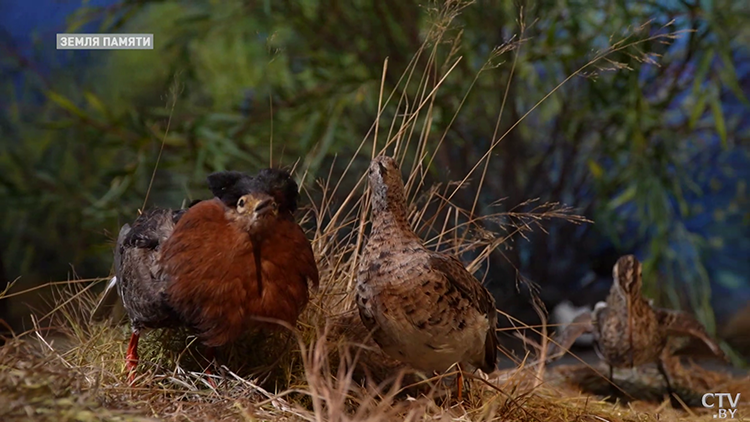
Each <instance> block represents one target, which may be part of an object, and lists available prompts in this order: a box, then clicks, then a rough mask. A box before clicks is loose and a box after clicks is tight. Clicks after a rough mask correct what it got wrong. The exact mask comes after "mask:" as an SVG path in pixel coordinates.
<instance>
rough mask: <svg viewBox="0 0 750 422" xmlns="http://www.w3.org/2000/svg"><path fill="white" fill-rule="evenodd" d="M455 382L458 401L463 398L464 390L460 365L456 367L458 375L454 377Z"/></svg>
mask: <svg viewBox="0 0 750 422" xmlns="http://www.w3.org/2000/svg"><path fill="white" fill-rule="evenodd" d="M456 382H457V383H458V387H457V389H458V401H461V399H462V398H463V394H462V393H463V391H464V374H463V372H462V371H461V367H460V366H459V367H458V376H457V377H456Z"/></svg>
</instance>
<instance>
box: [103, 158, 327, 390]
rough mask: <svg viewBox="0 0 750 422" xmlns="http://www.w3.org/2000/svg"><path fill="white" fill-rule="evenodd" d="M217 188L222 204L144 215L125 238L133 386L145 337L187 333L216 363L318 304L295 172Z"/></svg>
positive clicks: (242, 178) (120, 265) (122, 271)
mask: <svg viewBox="0 0 750 422" xmlns="http://www.w3.org/2000/svg"><path fill="white" fill-rule="evenodd" d="M208 181H209V186H210V188H211V190H212V191H213V192H214V194H215V195H217V197H216V198H214V199H212V200H206V201H199V202H197V203H195V204H194V205H192V206H191V207H190V208H189V209H187V210H180V211H170V210H153V211H150V212H147V213H144V214H143V215H141V216H140V217H139V218H138V219H137V220H136V222H135V223H134V224H133V227H132V228H131V227H129V226H128V225H125V226H123V229H122V230H121V232H120V236H119V238H118V244H117V248H116V250H115V268H116V279H117V282H116V284H117V287H118V291H119V293H120V297H121V298H122V300H123V303H124V305H125V309H126V311H127V313H128V316H129V318H130V321H131V325H132V329H133V334H132V336H131V340H130V343H129V345H128V351H127V356H126V361H127V364H126V367H127V369H128V371H129V379H130V380H131V381H132V380H133V379H134V370H135V368H136V366H137V363H138V340H139V336H140V333H141V331H142V330H143V329H146V328H165V327H174V326H187V327H189V328H191V329H193V330H195V331H197V334H198V336H199V338H200V339H201V340H202V342H203V343H204V344H205V345H206V346H208V347H209V350H208V351H209V355H212V351H213V347H216V346H221V345H224V344H227V343H229V342H232V341H234V340H236V339H237V338H238V337H239V336H240V335H241V334H242V333H244V332H246V331H248V330H249V329H252V328H254V327H259V326H261V325H263V324H264V323H265V324H266V325H268V324H272V323H273V322H276V321H282V322H283V323H286V324H288V325H292V326H293V325H294V324H295V323H296V319H297V317H298V316H299V313H301V312H302V310H303V309H304V307H305V305H306V304H307V302H308V300H309V294H308V280H310V281H311V282H312V284H313V286H314V287H317V284H318V272H317V266H316V263H315V259H314V256H313V253H312V247H311V245H310V243H309V241H308V240H307V238H306V237H305V235H304V232H303V231H302V228H301V227H299V226H298V225H297V224H296V223H295V222H294V218H293V216H292V213H291V212H292V210H294V209H296V201H297V195H298V193H297V185H296V183H295V182H294V180H293V179H292V178H291V176H290V175H289V174H288V173H286V172H284V171H281V170H276V169H267V170H262V171H261V172H260V173H259V174H258V176H256V177H250V176H248V175H244V174H242V173H238V172H222V173H215V174H212V175H211V176H209V179H208ZM279 191H281V192H284V195H278V199H277V197H276V196H273V195H276V194H278V192H279ZM292 193H293V194H292ZM235 198H236V199H235Z"/></svg>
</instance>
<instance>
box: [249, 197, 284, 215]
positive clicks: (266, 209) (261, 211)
mask: <svg viewBox="0 0 750 422" xmlns="http://www.w3.org/2000/svg"><path fill="white" fill-rule="evenodd" d="M247 200H248V202H249V203H248V204H247V209H251V210H253V218H258V217H264V216H266V215H275V214H276V212H277V210H278V205H277V204H276V201H274V199H273V198H272V197H270V196H268V195H264V194H261V195H252V196H250V197H247Z"/></svg>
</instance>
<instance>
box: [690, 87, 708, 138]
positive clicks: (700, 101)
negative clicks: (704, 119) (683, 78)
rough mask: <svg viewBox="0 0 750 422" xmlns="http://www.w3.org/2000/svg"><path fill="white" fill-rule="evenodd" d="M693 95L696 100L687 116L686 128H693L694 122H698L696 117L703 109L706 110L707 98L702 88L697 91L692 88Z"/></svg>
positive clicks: (699, 116) (700, 114) (701, 113)
mask: <svg viewBox="0 0 750 422" xmlns="http://www.w3.org/2000/svg"><path fill="white" fill-rule="evenodd" d="M693 96H695V97H696V101H695V105H693V109H692V110H690V117H689V118H688V129H690V130H693V129H695V124H696V123H698V119H700V118H701V116H702V115H703V111H704V110H706V99H707V98H708V95H707V93H706V91H704V90H700V91H699V92H698V91H695V90H693Z"/></svg>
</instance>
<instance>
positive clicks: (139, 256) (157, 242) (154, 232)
mask: <svg viewBox="0 0 750 422" xmlns="http://www.w3.org/2000/svg"><path fill="white" fill-rule="evenodd" d="M184 212H185V210H169V209H163V208H154V209H151V210H147V211H146V212H144V213H143V214H141V215H140V216H138V218H137V219H136V220H135V222H134V223H133V226H132V227H131V226H130V225H128V224H125V225H124V226H122V228H121V229H120V234H119V236H118V237H117V245H116V246H115V276H116V277H117V292H118V294H119V295H120V297H121V298H122V301H123V305H124V307H125V311H126V312H127V314H128V318H129V319H130V323H131V325H132V328H133V331H140V330H143V329H144V328H161V327H169V326H174V325H177V324H178V323H179V321H178V320H177V318H176V315H175V314H174V312H173V311H172V309H171V308H170V307H169V305H168V303H167V298H166V293H165V291H166V286H167V283H166V280H165V279H164V278H163V277H162V276H161V266H160V264H159V256H160V254H161V244H162V243H163V242H164V241H165V240H167V239H168V238H169V236H170V235H171V234H172V231H173V230H174V226H175V224H176V222H177V221H178V220H179V218H180V217H181V216H182V215H183V214H184Z"/></svg>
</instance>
